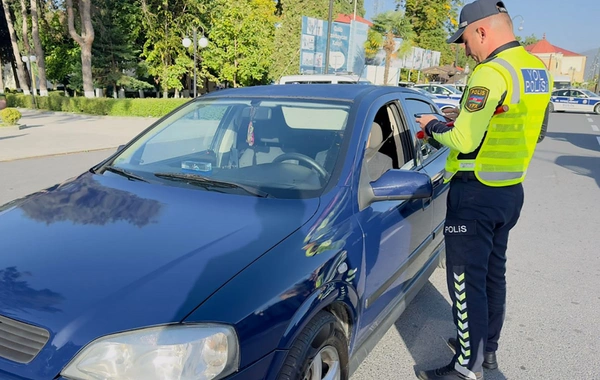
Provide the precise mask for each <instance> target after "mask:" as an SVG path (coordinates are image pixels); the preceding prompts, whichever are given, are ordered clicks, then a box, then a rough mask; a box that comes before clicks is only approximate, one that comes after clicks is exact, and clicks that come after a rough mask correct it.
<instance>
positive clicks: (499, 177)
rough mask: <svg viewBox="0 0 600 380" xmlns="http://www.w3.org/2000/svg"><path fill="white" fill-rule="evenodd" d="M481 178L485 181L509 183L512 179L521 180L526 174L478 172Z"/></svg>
mask: <svg viewBox="0 0 600 380" xmlns="http://www.w3.org/2000/svg"><path fill="white" fill-rule="evenodd" d="M477 174H478V175H479V178H481V179H482V180H484V181H508V180H511V179H519V178H521V177H522V176H523V174H525V173H524V172H478V173H477Z"/></svg>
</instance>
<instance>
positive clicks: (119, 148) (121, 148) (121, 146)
mask: <svg viewBox="0 0 600 380" xmlns="http://www.w3.org/2000/svg"><path fill="white" fill-rule="evenodd" d="M123 148H125V144H123V145H119V147H118V148H117V152H120V151H121V150H123Z"/></svg>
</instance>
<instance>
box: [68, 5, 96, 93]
mask: <svg viewBox="0 0 600 380" xmlns="http://www.w3.org/2000/svg"><path fill="white" fill-rule="evenodd" d="M66 1H67V17H68V25H69V34H70V35H71V37H72V38H73V40H75V42H77V44H78V45H79V47H80V48H81V75H82V77H83V92H84V95H85V97H86V98H93V97H94V81H93V78H92V43H93V42H94V26H93V25H92V14H91V1H92V0H79V9H78V11H79V16H80V18H81V34H79V33H77V30H76V29H75V15H74V13H75V12H74V9H73V0H66Z"/></svg>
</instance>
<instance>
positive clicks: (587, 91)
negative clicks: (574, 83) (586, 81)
mask: <svg viewBox="0 0 600 380" xmlns="http://www.w3.org/2000/svg"><path fill="white" fill-rule="evenodd" d="M581 92H583V93H584V94H586V95H587V96H589V97H591V98H597V97H598V95H596V94H594V93H593V92H591V91H590V90H581Z"/></svg>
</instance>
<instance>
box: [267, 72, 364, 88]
mask: <svg viewBox="0 0 600 380" xmlns="http://www.w3.org/2000/svg"><path fill="white" fill-rule="evenodd" d="M311 83H312V84H327V83H330V84H365V85H369V84H372V83H371V82H370V81H368V80H367V79H364V78H360V77H359V76H358V75H336V74H310V75H287V76H283V77H281V79H279V83H278V84H311Z"/></svg>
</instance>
